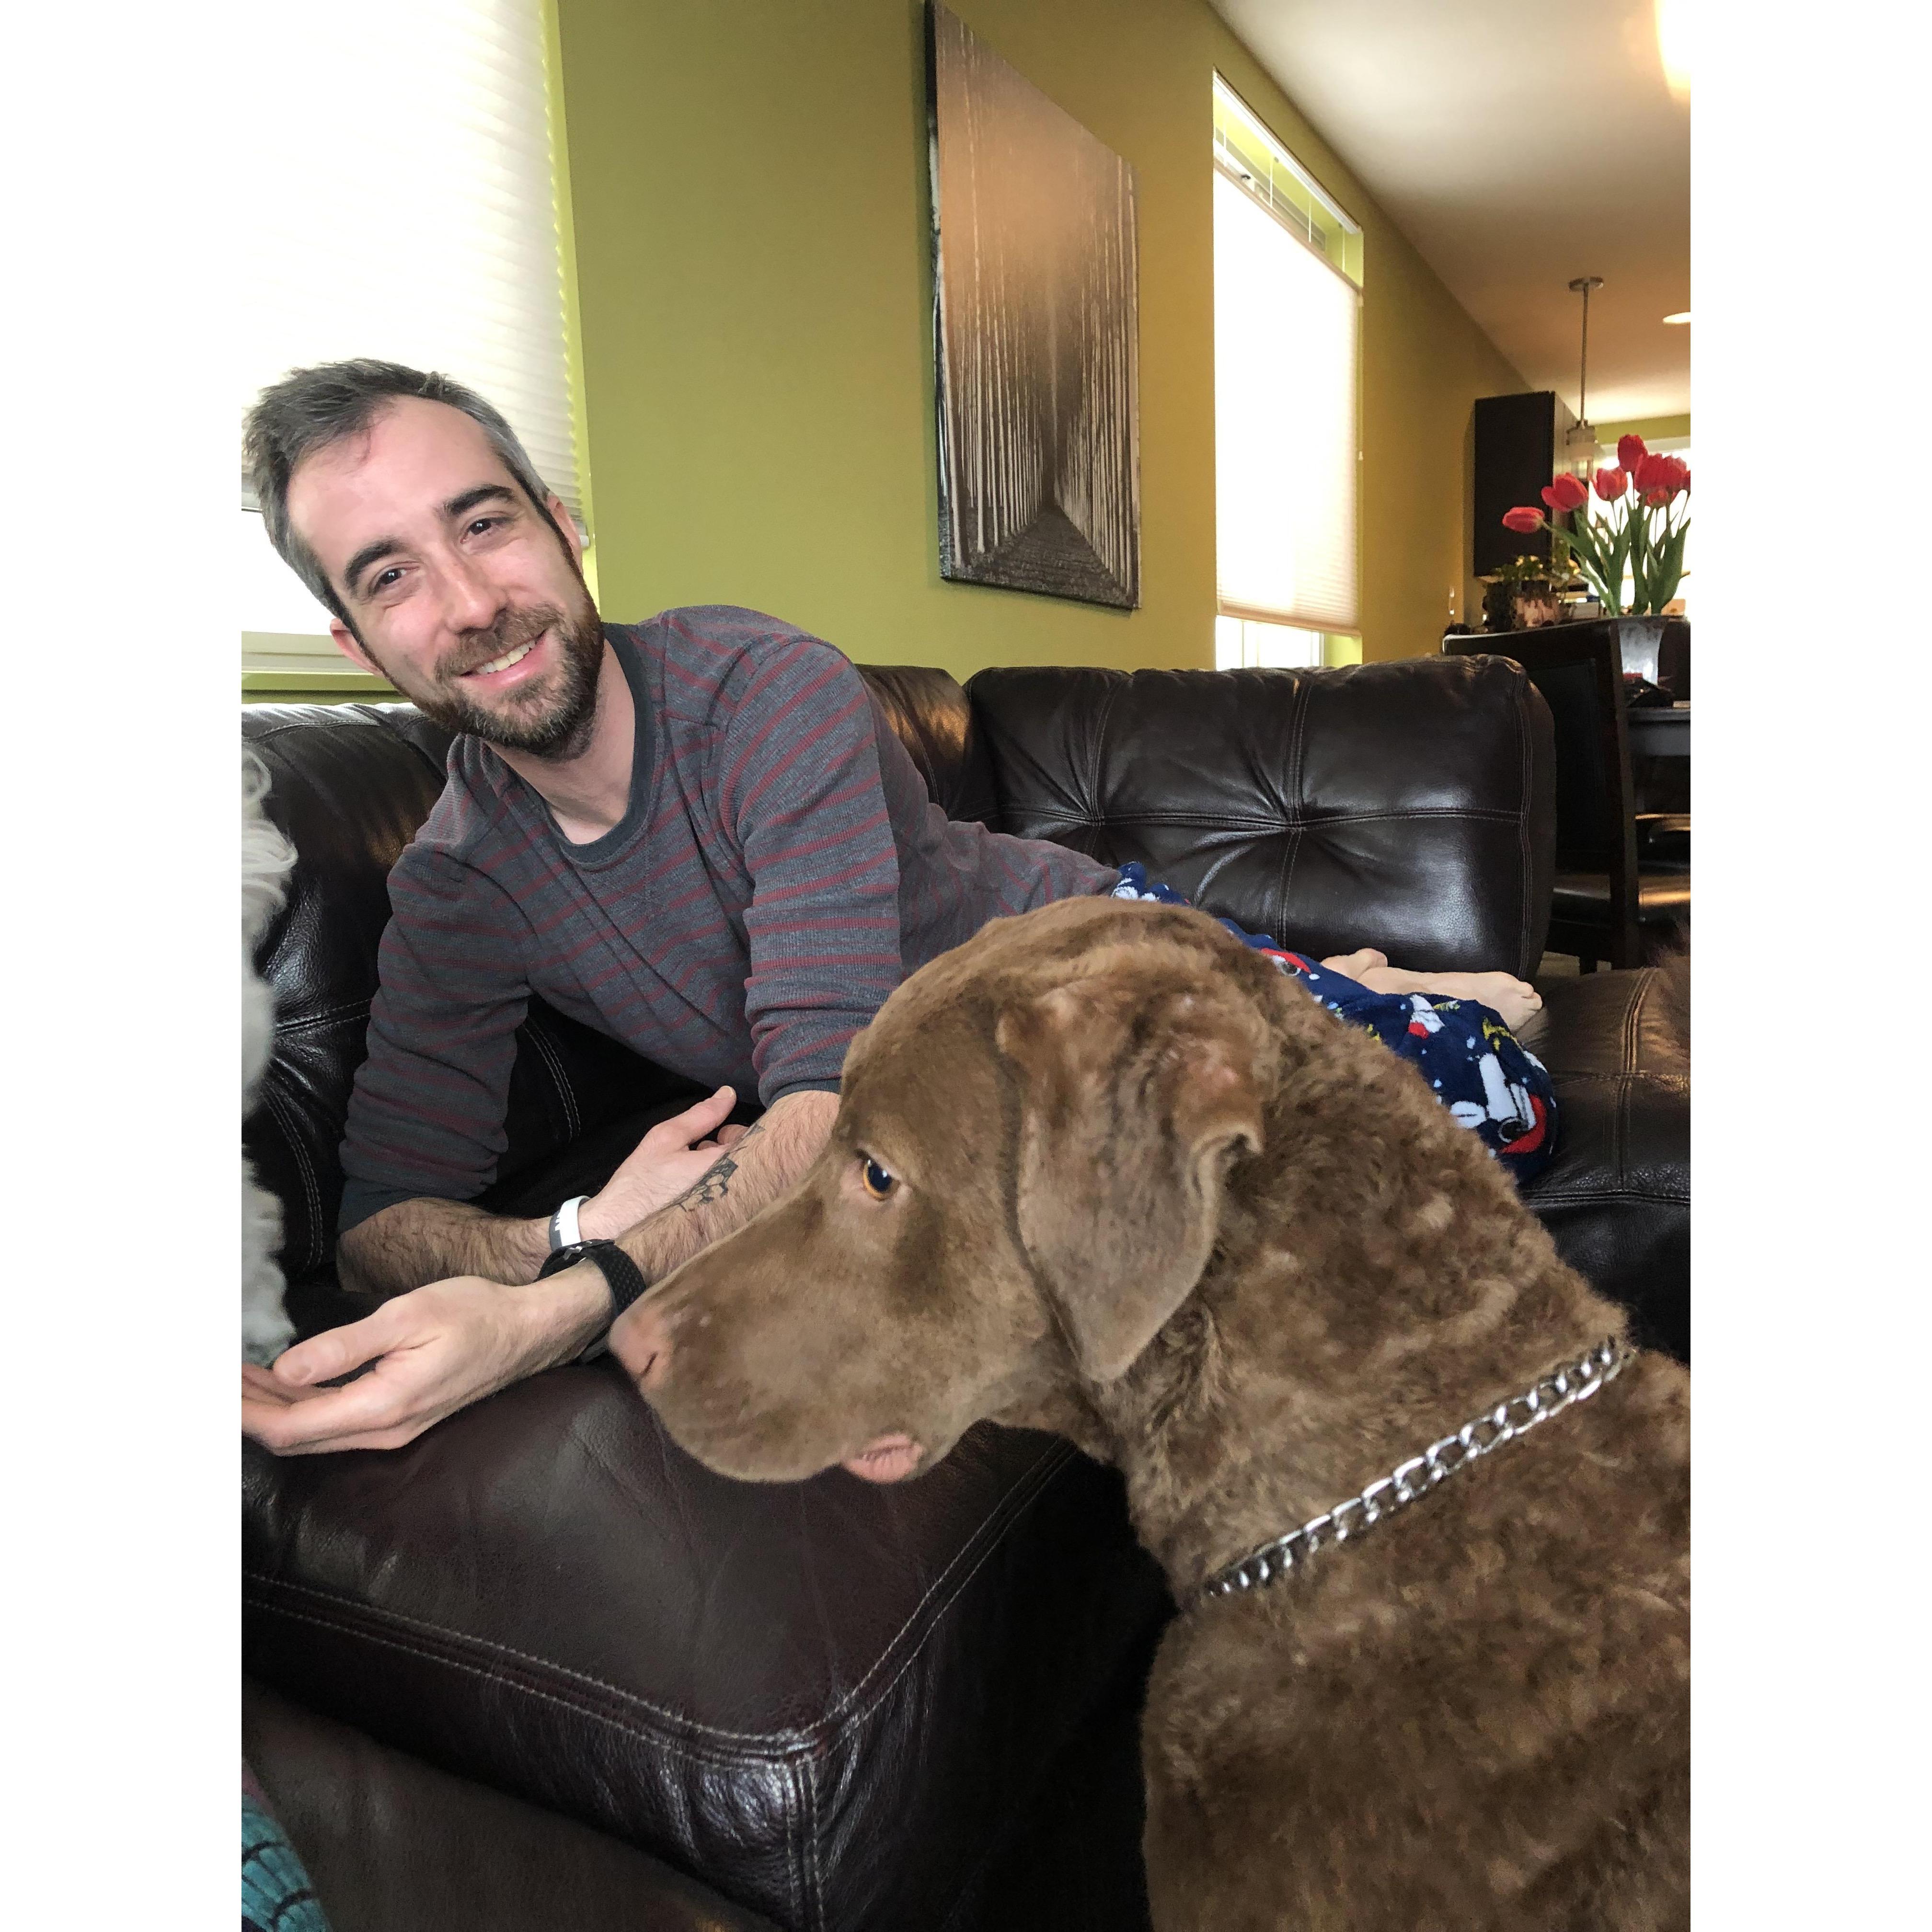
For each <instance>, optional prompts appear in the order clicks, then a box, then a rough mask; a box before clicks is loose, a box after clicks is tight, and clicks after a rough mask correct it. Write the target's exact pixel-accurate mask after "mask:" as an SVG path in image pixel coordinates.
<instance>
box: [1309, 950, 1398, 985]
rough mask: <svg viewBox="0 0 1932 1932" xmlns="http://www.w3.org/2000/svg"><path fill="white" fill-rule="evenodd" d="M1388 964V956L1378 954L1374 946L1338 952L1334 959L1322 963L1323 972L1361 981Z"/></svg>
mask: <svg viewBox="0 0 1932 1932" xmlns="http://www.w3.org/2000/svg"><path fill="white" fill-rule="evenodd" d="M1386 965H1388V954H1387V953H1378V952H1377V951H1376V949H1375V948H1374V947H1373V946H1364V947H1360V948H1358V950H1356V951H1355V952H1353V953H1337V954H1336V955H1335V956H1334V959H1325V960H1323V961H1322V970H1323V971H1325V972H1328V973H1340V974H1341V975H1342V976H1343V978H1344V979H1347V980H1359V979H1361V977H1362V975H1363V974H1364V973H1372V972H1373V971H1375V969H1376V968H1377V967H1378V966H1386Z"/></svg>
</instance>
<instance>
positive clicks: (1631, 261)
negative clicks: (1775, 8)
mask: <svg viewBox="0 0 1932 1932" xmlns="http://www.w3.org/2000/svg"><path fill="white" fill-rule="evenodd" d="M1213 5H1214V8H1215V10H1216V11H1217V13H1220V15H1221V16H1222V17H1223V19H1224V20H1226V22H1227V23H1228V24H1229V26H1231V27H1232V28H1234V30H1235V32H1236V33H1237V34H1239V35H1240V37H1241V40H1242V41H1243V43H1244V44H1245V45H1246V46H1247V47H1248V49H1249V50H1250V52H1252V53H1253V55H1255V57H1256V59H1257V60H1259V62H1261V64H1262V66H1263V67H1265V68H1266V69H1267V70H1268V72H1269V73H1270V74H1271V75H1272V76H1273V77H1274V79H1275V80H1276V81H1277V82H1278V83H1280V86H1281V88H1282V90H1283V92H1284V93H1286V95H1288V97H1289V99H1290V100H1291V101H1293V102H1294V103H1295V106H1296V107H1298V108H1299V109H1300V110H1301V112H1302V113H1303V114H1304V115H1306V116H1307V118H1308V119H1309V121H1310V122H1312V123H1313V125H1314V127H1316V130H1317V131H1318V132H1319V133H1320V134H1321V135H1322V137H1323V139H1325V140H1326V141H1327V142H1328V143H1329V145H1331V147H1333V148H1334V150H1335V151H1336V152H1337V154H1340V156H1341V157H1342V158H1343V160H1344V161H1345V162H1346V163H1348V165H1349V167H1351V168H1352V169H1353V170H1354V171H1355V173H1356V175H1358V177H1359V178H1361V181H1362V183H1363V184H1364V186H1365V187H1367V189H1368V190H1369V192H1370V193H1371V194H1373V196H1375V198H1376V201H1377V202H1379V203H1380V205H1381V206H1382V210H1383V211H1384V212H1385V214H1388V216H1389V217H1390V218H1391V220H1394V223H1396V225H1397V226H1398V227H1399V228H1400V229H1401V230H1402V232H1403V234H1405V235H1406V236H1408V238H1409V240H1410V241H1411V242H1413V243H1414V244H1415V247H1416V248H1417V249H1418V251H1419V252H1420V253H1421V255H1422V257H1423V258H1424V260H1426V261H1427V263H1429V265H1430V267H1431V268H1433V269H1434V270H1435V271H1436V273H1437V275H1439V276H1441V277H1442V280H1443V281H1444V282H1445V284H1447V285H1448V288H1449V290H1450V291H1451V293H1452V294H1453V295H1454V296H1455V297H1456V299H1457V301H1458V302H1460V303H1461V304H1462V305H1463V307H1464V308H1466V309H1467V310H1468V311H1469V314H1471V315H1472V317H1475V320H1476V322H1477V323H1478V326H1480V327H1481V329H1483V330H1484V332H1485V333H1486V334H1487V335H1488V336H1489V338H1490V341H1493V343H1494V344H1496V347H1497V348H1498V349H1499V350H1501V351H1502V353H1503V354H1504V355H1505V356H1507V357H1508V359H1509V360H1510V361H1511V362H1513V363H1514V365H1516V367H1517V368H1518V369H1519V370H1520V371H1521V372H1522V374H1523V380H1525V382H1526V383H1527V384H1528V385H1529V387H1530V388H1531V389H1554V390H1555V391H1556V392H1557V394H1558V395H1560V396H1561V397H1562V398H1563V400H1564V401H1565V402H1566V403H1568V404H1570V406H1571V407H1572V408H1574V407H1576V404H1577V344H1578V337H1579V335H1580V327H1581V323H1582V319H1583V318H1582V306H1583V305H1582V301H1581V299H1580V297H1579V296H1575V295H1573V294H1572V293H1571V292H1570V289H1569V287H1568V284H1569V283H1570V282H1571V280H1572V278H1574V277H1576V276H1578V275H1601V276H1602V277H1603V278H1604V286H1603V287H1601V289H1598V290H1596V291H1595V293H1593V294H1592V296H1591V298H1590V372H1589V381H1590V388H1589V413H1590V416H1591V418H1592V420H1593V421H1595V422H1619V421H1625V420H1628V419H1630V418H1632V417H1638V416H1676V415H1679V414H1682V413H1685V411H1688V410H1689V408H1690V407H1691V341H1690V338H1691V331H1690V330H1689V329H1688V328H1684V327H1676V328H1667V327H1666V326H1664V323H1663V320H1662V318H1663V317H1665V316H1667V315H1670V314H1676V312H1677V311H1680V310H1683V309H1688V308H1690V306H1691V113H1690V107H1689V104H1688V101H1674V100H1673V98H1671V94H1670V89H1669V88H1668V87H1667V85H1666V84H1665V81H1664V70H1663V65H1662V62H1661V58H1660V57H1659V54H1658V35H1657V18H1656V11H1655V0H1541V4H1532V0H1213ZM1367 269H1368V275H1369V296H1370V300H1373V287H1374V272H1375V271H1374V264H1373V262H1370V263H1368V264H1367Z"/></svg>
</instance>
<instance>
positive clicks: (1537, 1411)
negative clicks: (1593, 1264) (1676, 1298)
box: [1195, 1335, 1636, 1602]
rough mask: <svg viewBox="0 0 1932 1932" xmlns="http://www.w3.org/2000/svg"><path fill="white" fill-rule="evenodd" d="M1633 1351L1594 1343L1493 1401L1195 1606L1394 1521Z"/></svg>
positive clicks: (1224, 1578) (1214, 1587) (1238, 1566)
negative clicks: (1575, 1357) (1501, 1399)
mask: <svg viewBox="0 0 1932 1932" xmlns="http://www.w3.org/2000/svg"><path fill="white" fill-rule="evenodd" d="M1635 1352H1636V1351H1635V1350H1634V1349H1631V1347H1629V1346H1628V1344H1626V1343H1623V1342H1622V1341H1620V1340H1618V1338H1617V1337H1616V1336H1614V1335H1613V1336H1611V1337H1609V1338H1608V1339H1607V1340H1604V1341H1602V1342H1600V1343H1598V1344H1597V1346H1596V1347H1595V1348H1594V1349H1592V1350H1591V1351H1590V1352H1589V1354H1588V1355H1586V1356H1584V1357H1583V1359H1582V1360H1581V1361H1576V1362H1568V1363H1565V1364H1564V1366H1563V1367H1561V1368H1559V1369H1556V1370H1553V1371H1552V1373H1550V1374H1549V1375H1547V1376H1544V1378H1543V1379H1542V1380H1541V1382H1538V1384H1537V1385H1536V1386H1535V1388H1532V1389H1530V1390H1529V1391H1527V1392H1526V1394H1522V1395H1518V1396H1512V1397H1511V1398H1510V1399H1509V1400H1508V1402H1499V1403H1497V1404H1496V1407H1495V1408H1494V1409H1491V1410H1490V1411H1489V1412H1488V1413H1487V1415H1479V1416H1478V1417H1477V1418H1476V1419H1475V1421H1473V1422H1466V1423H1464V1424H1463V1426H1462V1427H1461V1428H1460V1429H1459V1430H1457V1431H1456V1433H1454V1435H1453V1436H1444V1437H1443V1438H1442V1440H1441V1441H1440V1442H1432V1443H1430V1445H1429V1447H1428V1448H1427V1449H1425V1450H1424V1451H1423V1452H1422V1454H1421V1455H1420V1456H1412V1457H1410V1458H1409V1460H1408V1461H1407V1462H1406V1463H1400V1464H1399V1465H1398V1466H1397V1467H1396V1468H1395V1469H1392V1470H1391V1471H1390V1472H1389V1473H1388V1475H1386V1476H1384V1477H1382V1478H1381V1479H1380V1480H1379V1481H1376V1482H1373V1483H1371V1484H1370V1485H1369V1487H1367V1489H1366V1490H1364V1491H1363V1492H1362V1493H1361V1495H1360V1496H1351V1497H1350V1498H1349V1500H1348V1501H1347V1502H1345V1503H1337V1505H1335V1507H1334V1508H1333V1509H1330V1510H1324V1511H1322V1514H1320V1515H1319V1516H1318V1517H1312V1518H1311V1519H1310V1520H1309V1521H1308V1522H1307V1523H1304V1524H1303V1525H1302V1526H1301V1528H1300V1529H1292V1530H1290V1531H1289V1532H1288V1534H1287V1535H1286V1536H1278V1537H1277V1538H1275V1540H1274V1541H1273V1542H1272V1543H1265V1544H1262V1547H1260V1548H1259V1550H1250V1552H1249V1553H1248V1554H1247V1556H1244V1557H1242V1558H1241V1559H1240V1561H1239V1562H1234V1563H1230V1564H1229V1565H1227V1566H1226V1568H1223V1569H1220V1570H1217V1571H1215V1573H1214V1575H1213V1576H1211V1577H1209V1578H1208V1580H1207V1582H1206V1583H1203V1584H1202V1586H1201V1587H1200V1589H1199V1590H1197V1591H1196V1592H1195V1598H1196V1601H1198V1602H1205V1601H1207V1600H1208V1598H1211V1597H1230V1596H1233V1595H1235V1594H1236V1593H1237V1592H1240V1591H1242V1590H1251V1589H1255V1588H1256V1586H1259V1585H1262V1584H1267V1583H1274V1582H1276V1581H1277V1580H1278V1579H1280V1578H1281V1577H1285V1576H1286V1575H1287V1574H1288V1573H1289V1571H1291V1570H1292V1569H1294V1568H1296V1566H1297V1565H1300V1564H1304V1563H1306V1562H1307V1561H1308V1559H1309V1558H1310V1557H1311V1556H1313V1555H1314V1554H1315V1553H1316V1551H1317V1550H1321V1549H1323V1548H1325V1547H1327V1546H1328V1544H1331V1543H1346V1542H1347V1541H1349V1538H1351V1537H1352V1536H1360V1535H1361V1534H1362V1533H1363V1532H1364V1531H1365V1530H1366V1529H1368V1528H1369V1526H1370V1525H1371V1524H1373V1523H1380V1522H1381V1521H1382V1520H1383V1518H1384V1517H1390V1516H1393V1515H1394V1514H1395V1512H1396V1511H1397V1510H1399V1509H1400V1508H1402V1507H1403V1505H1405V1504H1406V1503H1412V1502H1415V1499H1417V1498H1418V1496H1427V1494H1428V1493H1429V1492H1430V1490H1433V1488H1435V1487H1436V1484H1438V1483H1439V1482H1441V1481H1442V1480H1443V1478H1445V1477H1446V1476H1453V1475H1454V1474H1455V1473H1456V1472H1457V1470H1458V1469H1466V1468H1467V1467H1468V1466H1469V1464H1470V1463H1473V1462H1475V1460H1476V1459H1477V1458H1478V1457H1480V1456H1487V1454H1489V1453H1490V1451H1491V1450H1492V1449H1500V1448H1502V1445H1504V1444H1505V1442H1514V1440H1515V1439H1517V1437H1518V1436H1521V1435H1523V1434H1525V1433H1527V1432H1528V1431H1529V1430H1532V1429H1534V1428H1535V1427H1536V1426H1537V1424H1538V1423H1541V1422H1547V1421H1549V1420H1550V1418H1551V1417H1552V1416H1553V1415H1562V1413H1563V1412H1564V1411H1565V1409H1568V1407H1569V1406H1570V1405H1571V1403H1573V1402H1585V1401H1587V1400H1589V1398H1590V1397H1592V1396H1593V1395H1595V1394H1596V1392H1597V1391H1598V1390H1599V1389H1600V1388H1602V1387H1603V1386H1604V1384H1605V1383H1606V1382H1614V1381H1615V1380H1616V1378H1617V1376H1618V1374H1619V1373H1620V1372H1621V1370H1622V1368H1623V1367H1624V1365H1625V1363H1627V1362H1628V1361H1630V1360H1631V1357H1632V1356H1633V1355H1634V1354H1635Z"/></svg>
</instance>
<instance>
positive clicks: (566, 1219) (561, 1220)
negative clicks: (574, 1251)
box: [550, 1194, 590, 1254]
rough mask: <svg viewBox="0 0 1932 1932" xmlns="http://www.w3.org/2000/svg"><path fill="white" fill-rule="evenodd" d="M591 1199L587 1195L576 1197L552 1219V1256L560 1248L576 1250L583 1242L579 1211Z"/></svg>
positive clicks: (563, 1206)
mask: <svg viewBox="0 0 1932 1932" xmlns="http://www.w3.org/2000/svg"><path fill="white" fill-rule="evenodd" d="M589 1199H590V1197H589V1195H587V1194H579V1195H576V1196H573V1197H572V1198H571V1199H569V1200H568V1201H566V1202H565V1203H564V1204H563V1205H562V1207H561V1208H559V1209H558V1210H557V1211H556V1213H555V1214H553V1215H552V1216H551V1217H550V1253H552V1254H555V1253H556V1251H557V1250H558V1249H559V1248H574V1247H576V1245H577V1243H578V1242H579V1241H582V1240H583V1232H582V1230H581V1229H579V1228H578V1226H577V1210H578V1209H579V1208H581V1207H582V1206H583V1204H584V1202H586V1201H588V1200H589Z"/></svg>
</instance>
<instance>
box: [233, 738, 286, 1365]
mask: <svg viewBox="0 0 1932 1932" xmlns="http://www.w3.org/2000/svg"><path fill="white" fill-rule="evenodd" d="M268 790H269V772H268V768H267V767H266V766H265V765H264V764H263V763H262V761H261V760H260V758H258V757H257V756H256V755H255V754H254V752H253V751H251V750H250V749H249V748H248V746H247V745H243V747H242V1118H243V1119H244V1120H246V1119H247V1118H248V1109H249V1107H250V1106H251V1104H252V1103H253V1102H254V1097H255V1089H256V1087H257V1085H258V1083H259V1082H260V1080H261V1078H262V1075H263V1072H264V1071H265V1070H266V1068H267V1067H268V1064H269V1058H270V1057H271V1056H272V1054H273V1053H274V1052H275V995H273V994H272V992H270V991H269V986H268V984H267V983H266V981H265V980H263V977H262V976H261V975H260V974H259V973H257V971H255V947H256V944H257V941H259V940H260V938H261V937H262V935H263V933H264V932H266V931H267V929H268V925H269V920H270V919H272V918H273V917H274V916H275V912H276V910H277V908H278V907H279V906H280V905H281V903H282V899H283V897H284V894H285V893H286V892H287V889H288V875H289V871H290V868H291V867H293V865H294V864H295V862H296V855H295V850H294V848H293V847H292V846H291V845H290V844H289V841H287V839H286V838H284V837H283V836H282V835H281V833H280V832H278V831H277V830H276V829H275V826H273V825H272V824H271V823H269V818H268V814H266V812H264V811H263V809H262V800H263V799H264V798H265V797H266V796H267V795H268ZM281 1244H282V1210H281V1203H280V1202H278V1201H277V1199H275V1196H273V1195H272V1194H271V1193H269V1190H267V1189H266V1187H263V1186H262V1185H261V1184H260V1182H259V1181H257V1180H256V1178H255V1175H254V1170H253V1169H251V1167H250V1166H249V1165H248V1156H247V1155H246V1154H244V1155H243V1156H242V1359H243V1360H244V1361H251V1362H272V1361H274V1360H275V1358H276V1357H277V1356H278V1355H280V1354H281V1352H282V1351H283V1350H284V1349H286V1348H287V1346H289V1344H290V1343H291V1342H293V1340H295V1330H294V1328H293V1327H292V1326H291V1325H290V1322H289V1318H288V1316H287V1315H286V1314H285V1313H284V1312H283V1308H282V1291H283V1289H284V1286H285V1283H284V1281H283V1279H282V1271H281V1268H280V1267H279V1265H278V1264H277V1262H276V1259H275V1256H276V1254H277V1253H278V1250H280V1248H281Z"/></svg>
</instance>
